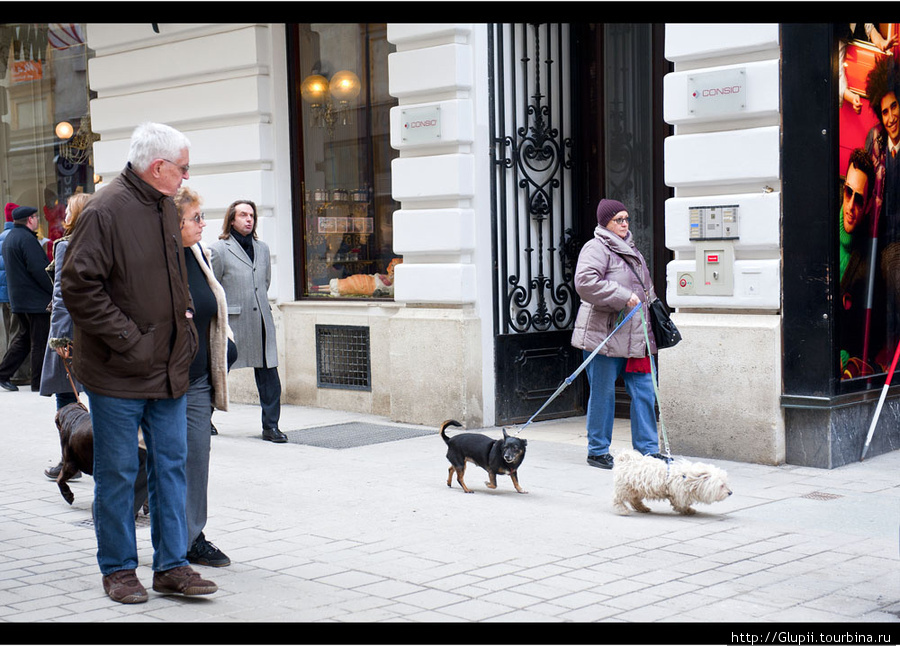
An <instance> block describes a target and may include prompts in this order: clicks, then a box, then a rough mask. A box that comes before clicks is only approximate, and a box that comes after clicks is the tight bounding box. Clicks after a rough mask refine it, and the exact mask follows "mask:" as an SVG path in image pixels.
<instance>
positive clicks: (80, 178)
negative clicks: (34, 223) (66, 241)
mask: <svg viewBox="0 0 900 646" xmlns="http://www.w3.org/2000/svg"><path fill="white" fill-rule="evenodd" d="M84 42H85V38H84V28H83V25H81V24H78V23H4V24H0V120H2V127H0V159H2V162H0V200H2V204H9V203H12V204H19V205H23V206H31V207H34V208H36V209H37V210H38V214H39V215H40V223H39V226H38V231H37V234H38V238H39V239H40V241H41V243H42V244H43V245H44V248H45V249H46V250H47V255H48V258H51V259H52V254H53V244H52V243H53V241H54V240H56V239H57V238H59V237H61V236H62V235H63V220H64V219H65V211H66V200H68V198H69V197H70V196H71V195H72V194H74V193H92V192H93V191H94V186H95V184H96V183H97V182H99V178H95V177H94V172H93V143H94V141H96V140H97V139H99V137H98V136H97V135H96V134H95V133H93V132H92V131H91V119H90V113H89V109H88V101H89V99H90V94H89V91H88V79H87V61H88V58H89V56H90V51H89V50H88V48H87V47H86V45H85V44H84Z"/></svg>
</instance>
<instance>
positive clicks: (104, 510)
mask: <svg viewBox="0 0 900 646" xmlns="http://www.w3.org/2000/svg"><path fill="white" fill-rule="evenodd" d="M86 392H87V395H88V399H89V401H90V411H91V423H92V424H93V427H94V532H95V534H96V535H97V562H98V563H99V565H100V572H101V573H102V574H103V575H104V576H106V575H108V574H111V573H113V572H116V571H117V570H126V569H134V568H136V567H137V565H138V556H137V539H136V537H135V529H134V482H135V479H136V478H137V476H138V466H139V457H138V427H140V428H141V430H142V431H143V434H144V443H145V444H146V445H147V485H148V490H149V499H150V540H151V543H152V545H153V570H154V571H158V572H161V571H165V570H170V569H172V568H174V567H179V566H181V565H187V564H188V561H187V558H186V555H187V547H186V545H187V524H186V522H185V511H184V509H185V488H186V486H185V462H186V459H187V432H186V414H185V401H186V398H185V397H184V396H182V397H179V398H178V399H122V398H119V397H109V396H106V395H98V394H95V393H92V392H90V391H86Z"/></svg>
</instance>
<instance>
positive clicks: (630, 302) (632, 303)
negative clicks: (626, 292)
mask: <svg viewBox="0 0 900 646" xmlns="http://www.w3.org/2000/svg"><path fill="white" fill-rule="evenodd" d="M640 302H641V299H639V298H638V297H637V294H635V293H634V292H632V293H631V298H629V299H628V303H626V305H628V307H629V308H632V307H637V304H638V303H640Z"/></svg>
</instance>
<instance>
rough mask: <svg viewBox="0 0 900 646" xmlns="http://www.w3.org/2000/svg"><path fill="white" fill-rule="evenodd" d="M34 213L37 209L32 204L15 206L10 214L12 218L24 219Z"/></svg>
mask: <svg viewBox="0 0 900 646" xmlns="http://www.w3.org/2000/svg"><path fill="white" fill-rule="evenodd" d="M35 213H37V209H36V208H34V207H32V206H17V207H16V208H15V209H13V212H12V216H13V220H24V219H25V218H30V217H31V216H32V215H34V214H35Z"/></svg>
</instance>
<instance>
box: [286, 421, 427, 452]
mask: <svg viewBox="0 0 900 646" xmlns="http://www.w3.org/2000/svg"><path fill="white" fill-rule="evenodd" d="M432 434H434V435H437V431H436V430H435V429H433V428H430V427H422V428H415V427H413V428H408V427H405V426H384V425H379V424H368V423H365V422H348V423H346V424H335V425H333V426H319V427H316V428H304V429H301V430H299V431H287V432H286V433H285V435H287V438H288V442H290V443H291V444H305V445H308V446H318V447H320V448H323V449H350V448H354V447H357V446H369V445H370V444H381V443H382V442H395V441H397V440H406V439H409V438H413V437H423V436H425V435H432Z"/></svg>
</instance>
